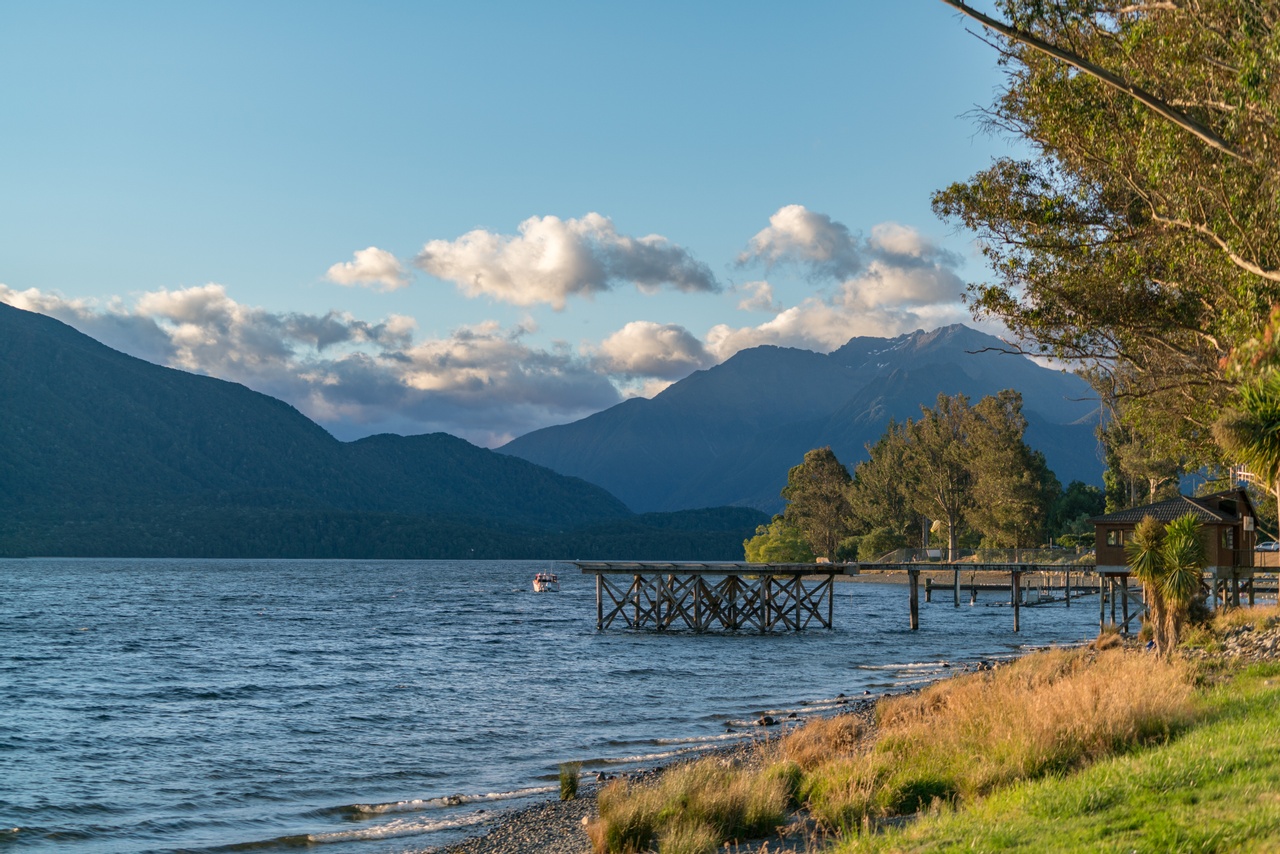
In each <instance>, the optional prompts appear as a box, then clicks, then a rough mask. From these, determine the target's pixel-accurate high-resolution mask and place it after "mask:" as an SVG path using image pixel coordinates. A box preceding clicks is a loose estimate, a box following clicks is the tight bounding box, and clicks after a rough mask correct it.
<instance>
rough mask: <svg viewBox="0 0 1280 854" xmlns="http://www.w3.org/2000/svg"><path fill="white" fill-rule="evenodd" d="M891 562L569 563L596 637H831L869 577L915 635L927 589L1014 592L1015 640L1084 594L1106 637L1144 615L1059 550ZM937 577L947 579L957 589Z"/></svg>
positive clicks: (1087, 562) (1120, 584)
mask: <svg viewBox="0 0 1280 854" xmlns="http://www.w3.org/2000/svg"><path fill="white" fill-rule="evenodd" d="M1045 551H1048V550H1045ZM887 557H889V558H890V559H888V560H882V561H876V562H850V563H731V562H725V563H705V562H692V561H688V562H686V561H679V562H670V561H571V563H572V564H573V565H574V566H577V567H578V568H579V569H580V570H581V571H582V572H583V573H584V574H586V575H592V576H594V577H595V586H596V629H597V630H604V629H607V628H609V627H611V626H613V625H614V624H615V623H618V622H620V623H621V624H622V625H623V626H624V627H625V628H629V629H657V630H668V629H675V630H679V629H685V630H691V631H694V632H707V631H716V630H720V631H758V632H771V631H803V630H804V629H807V628H810V627H812V626H816V627H820V628H825V629H830V628H832V627H833V616H832V601H833V595H834V587H833V585H834V583H835V581H836V580H837V579H838V578H844V577H847V576H870V575H886V576H898V578H897V579H894V580H904V581H905V582H906V584H905V586H906V588H907V613H908V620H909V625H910V627H911V629H913V630H916V629H919V628H920V589H921V587H922V586H923V587H924V590H925V601H926V602H930V601H932V599H933V595H934V593H936V592H939V591H945V590H949V591H950V592H951V594H952V601H953V604H954V605H955V606H956V607H959V606H960V604H961V593H962V591H965V590H967V591H968V593H969V603H970V604H974V603H975V602H976V600H977V594H978V591H979V590H984V591H997V592H1005V591H1007V595H1008V597H1009V600H1008V604H1009V606H1010V610H1011V612H1012V618H1013V620H1012V622H1013V627H1012V628H1013V631H1015V632H1017V631H1020V630H1021V628H1022V608H1023V607H1026V606H1036V605H1043V604H1048V603H1050V602H1062V603H1063V605H1064V606H1065V607H1068V608H1069V607H1071V604H1072V598H1073V597H1074V598H1075V599H1076V600H1077V601H1080V599H1081V597H1082V596H1084V595H1093V594H1096V595H1097V597H1098V625H1099V628H1101V627H1103V626H1105V625H1106V624H1107V623H1108V609H1109V612H1110V620H1109V622H1110V623H1111V624H1112V625H1116V626H1119V627H1120V628H1121V630H1122V631H1124V632H1126V633H1127V632H1128V631H1129V629H1130V625H1131V623H1132V622H1133V621H1134V620H1135V619H1137V617H1138V616H1139V614H1141V613H1142V611H1143V610H1144V607H1145V606H1143V605H1142V603H1141V599H1140V597H1141V591H1140V589H1138V588H1133V587H1131V585H1130V581H1129V575H1128V573H1127V572H1125V573H1116V572H1102V573H1099V572H1098V570H1097V567H1096V566H1095V565H1094V564H1093V562H1092V560H1091V557H1092V556H1091V555H1090V554H1088V553H1085V554H1074V553H1071V552H1063V551H1061V550H1054V551H1051V552H1050V553H1049V555H1047V556H1045V555H1043V554H1042V553H1040V552H1039V551H1035V552H1033V551H1031V550H1020V551H1019V552H1017V553H1010V554H1007V555H1006V554H993V555H985V556H984V555H971V556H968V557H967V558H963V559H961V560H959V561H954V562H947V561H942V560H939V559H937V557H936V556H935V554H933V553H926V554H922V555H920V556H917V555H915V554H905V555H900V554H897V553H895V554H894V555H891V556H887ZM899 557H906V558H909V559H906V560H898V559H897V558H899ZM918 557H921V558H923V559H917V558H918ZM981 557H989V558H995V559H979V558H981ZM1000 558H1006V559H1005V560H1001V559H1000ZM1007 558H1015V560H1008V559H1007ZM922 573H923V574H925V583H924V584H923V585H921V583H920V580H921V574H922ZM939 576H942V578H945V577H946V576H950V578H949V579H948V580H949V581H950V583H949V584H948V583H945V582H943V581H942V578H939ZM965 576H967V577H968V583H967V584H965V583H964V581H965ZM1005 578H1007V579H1008V582H1007V583H1005V582H1004V581H1003V579H1005ZM979 579H981V581H979ZM993 580H998V581H994V583H993ZM1213 589H1214V597H1215V601H1219V598H1218V597H1219V593H1220V594H1221V600H1220V604H1221V605H1230V604H1236V605H1239V604H1240V591H1241V588H1240V586H1239V585H1234V584H1233V585H1232V587H1231V588H1228V587H1227V586H1226V585H1222V586H1219V584H1218V583H1216V581H1215V583H1214V586H1213ZM1245 589H1246V590H1247V595H1248V601H1249V604H1253V599H1254V584H1253V577H1252V573H1250V575H1249V578H1248V583H1247V587H1246V588H1245ZM1232 592H1234V599H1233V597H1232V596H1231V593H1232ZM1134 606H1137V607H1134Z"/></svg>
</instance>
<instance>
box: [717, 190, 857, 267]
mask: <svg viewBox="0 0 1280 854" xmlns="http://www.w3.org/2000/svg"><path fill="white" fill-rule="evenodd" d="M753 263H763V264H765V265H767V266H769V267H772V266H774V265H777V264H798V265H802V266H805V267H808V268H809V269H810V270H811V272H812V274H813V275H815V276H823V277H831V278H836V279H839V278H844V277H845V276H851V275H853V274H854V273H856V272H858V270H860V269H861V268H862V257H861V252H860V249H859V242H858V238H857V237H855V236H854V234H853V233H851V232H850V231H849V229H848V228H847V227H846V226H844V225H842V224H840V223H838V222H836V221H834V220H833V219H831V217H829V216H827V215H826V214H821V213H815V212H813V211H811V210H808V209H807V208H805V206H804V205H786V206H785V207H782V208H779V209H778V211H777V212H776V213H775V214H774V215H773V216H771V217H769V225H768V227H767V228H764V229H762V230H761V231H760V232H759V233H757V234H756V236H755V237H753V238H751V241H750V243H749V244H748V246H747V249H746V250H745V251H744V252H743V253H742V254H741V255H739V256H738V264H739V265H744V266H745V265H748V264H753Z"/></svg>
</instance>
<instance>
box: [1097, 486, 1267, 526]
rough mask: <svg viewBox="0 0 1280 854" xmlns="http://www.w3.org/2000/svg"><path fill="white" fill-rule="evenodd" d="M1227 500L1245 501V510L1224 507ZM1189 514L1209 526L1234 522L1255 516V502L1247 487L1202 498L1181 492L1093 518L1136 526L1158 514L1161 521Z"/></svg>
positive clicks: (1100, 521) (1106, 523) (1099, 523)
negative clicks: (1145, 518) (1180, 493)
mask: <svg viewBox="0 0 1280 854" xmlns="http://www.w3.org/2000/svg"><path fill="white" fill-rule="evenodd" d="M1224 500H1227V501H1232V500H1235V501H1238V500H1243V501H1244V508H1243V509H1244V511H1245V512H1244V513H1243V514H1239V513H1232V512H1231V511H1229V510H1225V509H1222V508H1221V507H1220V504H1221V502H1223V501H1224ZM1188 513H1191V514H1193V515H1194V516H1195V517H1196V519H1197V520H1198V521H1200V522H1201V523H1204V524H1209V525H1234V524H1237V523H1238V522H1239V521H1240V517H1241V516H1242V515H1244V516H1252V515H1254V514H1253V503H1252V502H1251V501H1250V500H1249V496H1248V493H1246V492H1245V491H1244V490H1243V489H1230V490H1227V491H1225V492H1215V493H1214V494H1213V495H1205V496H1202V497H1200V498H1191V497H1189V496H1186V495H1179V496H1178V497H1177V498H1170V499H1168V500H1166V501H1157V502H1156V503H1155V504H1144V505H1143V506H1141V507H1130V508H1129V509H1128V510H1117V511H1116V512H1115V513H1108V514H1107V515H1105V516H1095V517H1094V518H1092V519H1090V520H1089V521H1090V522H1092V523H1093V524H1095V525H1136V524H1138V523H1139V522H1141V521H1142V519H1143V517H1146V516H1154V517H1155V520H1156V521H1157V522H1164V523H1166V524H1167V523H1169V522H1172V521H1173V520H1174V519H1177V518H1180V517H1182V516H1185V515H1187V514H1188Z"/></svg>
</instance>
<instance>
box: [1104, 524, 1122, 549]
mask: <svg viewBox="0 0 1280 854" xmlns="http://www.w3.org/2000/svg"><path fill="white" fill-rule="evenodd" d="M1107 545H1109V546H1123V545H1124V529H1122V528H1110V529H1108V530H1107Z"/></svg>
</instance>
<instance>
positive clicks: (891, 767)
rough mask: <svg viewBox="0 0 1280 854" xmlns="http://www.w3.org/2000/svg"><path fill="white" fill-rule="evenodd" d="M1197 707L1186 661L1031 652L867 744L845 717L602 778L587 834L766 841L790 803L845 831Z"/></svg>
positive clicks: (1147, 734)
mask: <svg viewBox="0 0 1280 854" xmlns="http://www.w3.org/2000/svg"><path fill="white" fill-rule="evenodd" d="M1197 708H1198V707H1197V700H1196V696H1195V694H1194V691H1193V688H1192V679H1191V674H1190V673H1189V671H1188V669H1187V666H1186V665H1185V664H1184V663H1181V662H1178V661H1170V660H1167V659H1164V658H1160V657H1157V656H1154V655H1150V654H1144V653H1141V652H1136V651H1129V650H1125V649H1122V648H1116V649H1109V650H1106V651H1103V652H1097V651H1092V650H1086V649H1078V650H1070V651H1051V652H1043V653H1036V654H1034V655H1028V656H1025V657H1023V658H1021V659H1018V660H1016V661H1014V662H1012V663H1010V664H1008V665H1005V666H1003V667H999V668H997V669H996V670H994V671H989V672H984V673H976V674H970V675H967V676H961V677H957V678H954V679H950V680H947V681H944V682H939V683H936V684H934V685H931V686H929V687H928V688H926V689H924V690H923V691H921V692H919V693H918V694H913V695H909V696H904V697H894V698H886V699H884V700H881V701H880V703H879V705H878V706H877V708H876V727H875V732H874V739H872V738H871V735H872V734H869V733H867V732H865V727H864V725H863V724H862V722H861V721H859V719H858V718H856V717H854V716H852V715H842V716H838V717H835V718H830V719H822V720H814V721H810V722H809V723H808V724H806V725H805V726H804V727H802V728H800V729H799V730H797V731H795V732H793V733H791V734H789V735H787V736H786V737H785V738H782V739H780V740H779V741H777V742H774V743H772V744H770V745H769V746H768V747H767V748H765V749H763V750H762V752H761V754H760V756H759V762H758V763H756V764H755V765H754V766H750V767H745V768H743V767H728V766H726V765H724V764H723V763H722V762H720V761H719V760H717V759H714V758H713V759H704V760H701V761H698V762H694V763H691V764H689V765H684V766H678V767H676V768H673V769H671V770H670V771H668V772H666V773H665V774H663V775H662V776H661V777H660V778H659V779H658V780H657V781H655V782H652V783H647V784H632V783H628V782H625V781H617V782H615V783H611V784H609V785H608V786H606V787H605V788H604V789H603V790H602V791H601V792H600V804H599V806H600V818H599V819H597V820H596V821H595V822H593V823H591V825H590V826H589V827H588V833H589V834H590V836H591V839H592V843H593V845H594V846H595V849H596V851H598V852H606V851H607V852H636V851H647V850H651V849H653V848H654V847H655V846H656V848H657V850H658V851H660V852H664V854H665V852H680V854H684V852H690V854H696V853H697V852H708V854H709V852H712V851H715V850H716V846H717V845H718V844H719V843H721V842H724V841H725V840H732V839H747V838H753V837H759V836H763V835H768V834H769V833H770V832H771V831H772V829H773V828H774V827H775V826H776V825H779V824H781V823H782V822H783V820H784V818H785V815H786V811H787V809H788V807H789V806H790V805H792V804H793V803H796V802H803V804H804V805H805V806H806V807H807V809H808V810H809V812H810V814H811V815H812V816H813V817H814V818H815V819H817V821H818V822H819V823H820V824H822V825H823V826H825V827H827V828H833V829H847V828H851V827H855V826H857V825H858V824H860V823H861V822H862V820H863V819H864V818H867V817H883V816H892V815H903V814H908V813H913V812H917V811H920V810H922V809H927V808H930V807H932V806H936V805H938V804H942V803H951V802H955V801H960V800H965V799H969V798H973V797H978V796H982V795H985V794H987V793H989V792H991V791H992V790H993V789H995V788H997V787H999V786H1002V785H1004V784H1007V783H1010V782H1013V781H1016V780H1022V779H1030V778H1035V777H1040V776H1043V775H1045V774H1051V773H1057V772H1062V771H1066V770H1068V769H1071V768H1073V767H1076V766H1078V765H1082V764H1085V763H1087V762H1090V761H1092V760H1095V759H1098V758H1101V757H1104V756H1108V755H1111V754H1114V753H1118V752H1122V751H1125V750H1128V749H1130V748H1131V747H1133V746H1136V745H1139V744H1144V743H1148V742H1152V741H1158V740H1161V739H1164V738H1166V737H1167V736H1168V735H1169V734H1170V733H1171V732H1173V731H1175V730H1177V729H1179V728H1181V727H1183V726H1185V725H1187V724H1189V723H1191V722H1192V720H1193V719H1194V717H1195V716H1196V714H1197ZM712 840H714V841H712Z"/></svg>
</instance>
